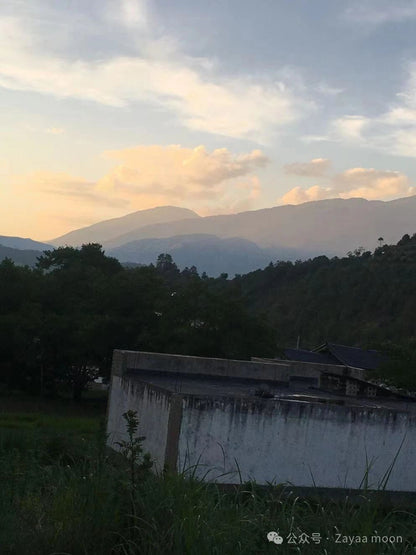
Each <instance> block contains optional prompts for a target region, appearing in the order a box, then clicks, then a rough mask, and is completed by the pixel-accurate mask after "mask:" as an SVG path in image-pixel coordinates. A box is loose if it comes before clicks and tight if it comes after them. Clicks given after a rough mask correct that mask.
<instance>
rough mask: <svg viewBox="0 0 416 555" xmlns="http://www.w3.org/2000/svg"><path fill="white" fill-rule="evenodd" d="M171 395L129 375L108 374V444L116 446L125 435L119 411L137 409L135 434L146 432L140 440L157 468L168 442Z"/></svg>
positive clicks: (163, 460)
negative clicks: (142, 440) (136, 431)
mask: <svg viewBox="0 0 416 555" xmlns="http://www.w3.org/2000/svg"><path fill="white" fill-rule="evenodd" d="M171 402H172V395H171V394H170V393H168V392H165V391H163V390H161V389H158V388H155V387H152V386H149V385H148V384H144V383H142V382H140V381H139V380H136V379H134V378H132V377H131V376H129V375H128V374H127V375H125V376H118V375H113V376H112V383H111V389H110V399H109V409H108V415H107V434H108V445H110V446H111V447H113V448H114V449H118V446H117V445H116V442H117V441H121V440H125V439H127V433H126V423H125V420H124V419H123V417H122V414H123V413H124V412H126V411H128V410H135V411H137V415H138V418H139V423H140V425H139V430H138V435H144V436H146V439H145V440H144V442H143V448H144V450H145V451H149V453H150V454H151V455H152V459H153V460H154V465H155V470H156V471H161V470H162V469H163V466H164V463H165V454H166V448H167V443H168V441H167V440H168V437H167V436H168V426H169V415H170V407H171Z"/></svg>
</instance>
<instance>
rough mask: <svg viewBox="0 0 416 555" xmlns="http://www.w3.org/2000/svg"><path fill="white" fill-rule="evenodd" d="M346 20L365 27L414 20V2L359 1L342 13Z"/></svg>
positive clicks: (415, 5)
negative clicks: (365, 25)
mask: <svg viewBox="0 0 416 555" xmlns="http://www.w3.org/2000/svg"><path fill="white" fill-rule="evenodd" d="M344 15H345V17H346V19H347V20H350V21H352V22H354V23H362V24H367V25H382V24H385V23H392V22H402V21H408V20H409V19H416V1H415V0H394V2H392V1H391V0H359V2H358V1H356V2H354V3H353V4H352V6H350V7H349V8H347V9H346V10H345V12H344Z"/></svg>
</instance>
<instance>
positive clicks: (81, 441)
mask: <svg viewBox="0 0 416 555" xmlns="http://www.w3.org/2000/svg"><path fill="white" fill-rule="evenodd" d="M49 408H50V407H49ZM18 409H19V410H17V411H15V412H2V413H0V553H1V555H52V554H55V555H57V554H60V555H63V554H69V555H137V554H144V555H146V554H149V555H150V554H169V555H170V554H172V555H176V554H177V555H185V554H188V555H193V554H195V555H196V554H198V555H212V554H218V555H220V554H247V555H249V554H250V555H251V554H257V553H266V554H267V553H302V554H306V555H308V554H310V553H320V554H324V553H327V554H328V555H332V554H338V553H348V554H352V553H362V554H364V553H365V554H375V555H382V554H384V553H400V554H402V553H414V552H415V545H416V543H415V516H416V515H415V512H414V510H413V509H412V508H409V507H404V508H401V509H393V510H392V509H387V508H383V507H381V506H379V505H378V504H377V502H376V501H374V500H373V501H363V502H362V503H358V504H354V503H352V502H351V501H349V500H348V499H345V500H343V501H342V502H340V501H325V502H317V501H313V500H311V499H301V498H299V497H296V496H294V495H289V496H288V495H286V494H285V491H284V488H281V487H276V486H270V487H268V488H259V487H257V486H256V485H255V484H242V485H240V486H239V487H236V488H231V489H224V488H220V487H219V486H216V485H214V484H206V483H204V482H201V481H198V480H196V479H195V478H192V473H181V474H179V475H173V474H166V475H164V476H159V477H158V476H154V475H152V474H150V473H149V474H143V475H142V476H141V477H140V479H139V480H138V481H137V483H136V485H135V488H134V490H132V487H131V481H130V469H129V464H128V461H127V460H125V458H123V457H121V456H118V455H117V454H114V453H112V452H108V451H107V450H106V449H105V445H104V443H105V434H104V432H103V427H102V424H101V425H100V422H102V417H103V414H102V410H97V411H96V412H95V414H93V413H92V412H91V413H89V415H88V416H80V414H81V412H82V411H80V409H79V407H72V410H71V409H70V406H69V405H68V407H67V408H66V409H65V410H66V414H63V413H62V411H61V413H60V414H58V415H56V414H53V413H52V412H51V411H50V410H48V411H44V412H39V413H36V412H27V413H25V412H23V411H22V410H21V409H22V406H21V404H19V406H18ZM61 409H62V407H61ZM82 410H84V409H82ZM139 435H140V429H139ZM363 499H364V497H363ZM272 530H274V531H278V532H279V533H280V535H281V536H282V537H283V538H284V540H285V541H284V544H283V545H276V544H274V543H273V542H268V541H267V538H266V535H267V533H268V532H269V531H272ZM376 530H377V533H378V534H379V535H380V536H401V537H402V538H403V541H402V543H392V544H364V545H361V544H359V545H353V546H349V545H344V544H342V543H341V544H335V542H334V540H335V538H336V534H337V533H340V534H342V535H349V536H371V535H372V534H374V533H375V531H376ZM302 532H305V533H307V534H308V535H309V541H310V543H309V544H302V545H300V544H298V543H297V544H291V545H289V544H288V543H287V536H288V534H290V533H293V534H295V535H296V536H298V537H299V535H300V534H301V533H302ZM312 533H320V535H321V542H320V544H314V543H313V542H312V540H311V538H310V536H311V534H312ZM326 538H329V539H328V540H327V539H326Z"/></svg>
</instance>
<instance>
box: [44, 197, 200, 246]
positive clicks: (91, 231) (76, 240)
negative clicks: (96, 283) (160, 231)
mask: <svg viewBox="0 0 416 555" xmlns="http://www.w3.org/2000/svg"><path fill="white" fill-rule="evenodd" d="M190 218H192V219H193V218H200V216H199V215H198V214H197V213H196V212H194V211H193V210H190V209H189V208H181V207H178V206H156V207H155V208H148V209H145V210H137V211H136V212H131V213H130V214H126V215H125V216H120V217H118V218H111V219H109V220H104V221H101V222H97V223H95V224H92V225H89V226H86V227H83V228H80V229H76V230H74V231H70V232H69V233H66V234H65V235H62V236H60V237H57V238H56V239H52V240H51V243H52V244H53V245H55V246H60V245H71V246H80V245H82V244H83V243H102V244H105V243H106V242H108V241H111V240H113V239H115V238H116V237H118V236H120V235H124V234H126V233H130V232H132V231H135V230H138V229H140V228H142V227H144V226H147V225H152V224H159V223H166V222H172V221H181V220H186V219H190Z"/></svg>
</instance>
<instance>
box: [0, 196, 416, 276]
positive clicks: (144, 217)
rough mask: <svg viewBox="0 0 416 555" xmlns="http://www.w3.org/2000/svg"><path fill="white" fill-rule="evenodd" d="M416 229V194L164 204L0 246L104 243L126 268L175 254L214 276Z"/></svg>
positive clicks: (340, 250)
mask: <svg viewBox="0 0 416 555" xmlns="http://www.w3.org/2000/svg"><path fill="white" fill-rule="evenodd" d="M415 228H416V196H412V197H406V198H401V199H397V200H393V201H388V202H383V201H368V200H365V199H360V198H353V199H329V200H322V201H315V202H307V203H304V204H299V205H284V206H276V207H273V208H264V209H261V210H253V211H248V212H241V213H238V214H229V215H219V216H207V217H201V216H199V215H198V214H196V213H195V212H193V211H192V210H189V209H186V208H180V207H175V206H161V207H157V208H152V209H149V210H140V211H138V212H134V213H132V214H128V215H126V216H123V217H120V218H113V219H111V220H105V221H102V222H98V223H96V224H93V225H91V226H87V227H84V228H80V229H78V230H75V231H72V232H70V233H67V234H65V235H62V236H61V237H57V238H55V239H52V240H51V241H49V242H48V243H38V242H34V241H31V240H30V239H20V238H18V237H4V236H3V237H2V236H0V245H4V246H6V247H9V248H19V249H39V250H44V249H45V248H46V249H49V248H51V245H53V246H64V245H70V246H80V245H82V244H83V243H90V242H97V243H100V244H102V245H103V247H104V248H105V250H106V253H107V254H109V255H111V256H115V257H116V258H118V259H119V260H120V261H121V262H130V263H139V264H148V263H150V262H155V260H156V258H157V256H158V254H160V253H169V254H171V255H172V257H173V259H174V260H175V262H176V263H177V264H178V266H179V267H181V268H183V267H185V266H192V265H194V266H196V267H197V268H198V270H199V271H200V272H203V271H205V272H207V273H208V274H209V275H214V276H215V275H218V274H219V273H223V272H226V273H228V274H230V275H233V274H234V273H245V272H249V271H251V270H254V269H256V268H259V267H262V266H265V265H267V264H268V263H269V262H270V261H271V260H278V259H279V260H296V259H305V258H310V257H314V256H318V255H321V254H326V255H327V256H345V255H346V254H347V252H348V251H351V250H354V249H357V248H358V247H363V248H364V249H365V250H371V251H372V250H374V249H375V248H376V247H377V246H378V245H379V238H383V242H385V243H396V242H397V241H398V240H399V239H400V238H401V237H402V236H403V235H404V234H405V233H409V234H412V233H414V232H415V231H416V229H415ZM0 255H1V253H0Z"/></svg>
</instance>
